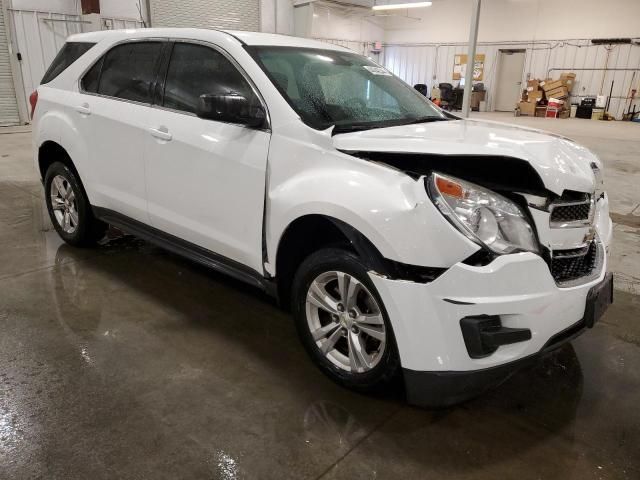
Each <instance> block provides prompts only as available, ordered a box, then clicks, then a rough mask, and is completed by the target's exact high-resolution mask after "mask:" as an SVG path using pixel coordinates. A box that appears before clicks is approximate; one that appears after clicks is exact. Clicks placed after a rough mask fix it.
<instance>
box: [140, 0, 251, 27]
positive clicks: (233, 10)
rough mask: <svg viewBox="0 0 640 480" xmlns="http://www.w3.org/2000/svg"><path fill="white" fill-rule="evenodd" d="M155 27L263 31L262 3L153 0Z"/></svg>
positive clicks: (237, 0) (153, 23)
mask: <svg viewBox="0 0 640 480" xmlns="http://www.w3.org/2000/svg"><path fill="white" fill-rule="evenodd" d="M150 7H151V25H152V26H154V27H198V28H223V29H230V30H249V31H255V32H259V31H260V0H189V1H188V2H179V1H176V0H151V2H150Z"/></svg>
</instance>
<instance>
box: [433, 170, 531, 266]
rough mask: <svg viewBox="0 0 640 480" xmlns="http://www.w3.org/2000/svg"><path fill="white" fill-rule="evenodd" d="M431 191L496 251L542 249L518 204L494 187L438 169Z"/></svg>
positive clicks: (457, 222)
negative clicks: (481, 184) (500, 193)
mask: <svg viewBox="0 0 640 480" xmlns="http://www.w3.org/2000/svg"><path fill="white" fill-rule="evenodd" d="M428 190H429V194H430V195H431V198H432V199H433V201H434V203H435V204H436V206H437V207H438V208H439V209H440V211H441V212H442V213H443V215H444V216H445V217H447V218H448V219H449V220H450V221H451V223H452V224H453V225H454V226H455V227H457V228H458V230H460V231H461V232H462V233H464V234H465V235H466V236H467V237H468V238H469V239H471V240H472V241H474V242H475V243H479V244H480V245H483V246H486V247H488V248H489V249H491V250H492V251H494V252H496V253H500V254H502V253H512V252H516V251H521V250H526V251H530V252H536V253H537V252H538V242H537V241H536V237H535V234H534V233H533V229H532V228H531V225H530V224H529V222H528V220H527V218H526V217H525V215H524V213H523V212H522V210H521V209H520V207H519V206H518V205H516V204H515V203H514V202H512V201H511V200H509V199H508V198H505V197H503V196H502V195H499V194H497V193H495V192H492V191H491V190H487V189H485V188H482V187H480V186H478V185H474V184H472V183H469V182H465V181H463V180H459V179H457V178H453V177H445V176H444V175H441V174H439V173H434V174H433V175H431V177H430V178H429V188H428Z"/></svg>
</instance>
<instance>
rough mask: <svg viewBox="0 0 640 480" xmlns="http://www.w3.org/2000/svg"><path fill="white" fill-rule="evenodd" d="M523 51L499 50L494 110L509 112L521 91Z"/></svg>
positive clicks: (514, 105)
mask: <svg viewBox="0 0 640 480" xmlns="http://www.w3.org/2000/svg"><path fill="white" fill-rule="evenodd" d="M524 57H525V50H500V55H499V58H498V77H497V82H496V90H495V92H496V95H495V98H496V102H495V106H494V110H496V111H498V112H511V111H513V109H514V108H515V107H516V103H517V102H518V99H519V98H520V94H521V90H522V72H523V69H524Z"/></svg>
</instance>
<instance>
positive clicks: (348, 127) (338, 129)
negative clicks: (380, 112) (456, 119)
mask: <svg viewBox="0 0 640 480" xmlns="http://www.w3.org/2000/svg"><path fill="white" fill-rule="evenodd" d="M448 120H450V119H449V118H445V117H422V118H416V119H412V120H408V121H402V120H398V121H387V122H368V123H347V124H344V125H339V124H336V125H334V127H333V131H332V132H331V135H336V134H339V133H349V132H361V131H364V130H372V129H374V128H389V127H401V126H402V125H412V124H414V123H429V122H445V121H448Z"/></svg>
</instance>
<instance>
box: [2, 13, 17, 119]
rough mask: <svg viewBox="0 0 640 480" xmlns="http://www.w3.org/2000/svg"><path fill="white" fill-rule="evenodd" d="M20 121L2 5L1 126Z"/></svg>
mask: <svg viewBox="0 0 640 480" xmlns="http://www.w3.org/2000/svg"><path fill="white" fill-rule="evenodd" d="M18 123H20V119H19V117H18V104H17V102H16V92H15V90H14V88H13V78H12V77H11V65H9V47H8V45H7V32H6V23H5V18H4V15H3V13H2V6H1V5H0V126H6V125H17V124H18Z"/></svg>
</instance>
